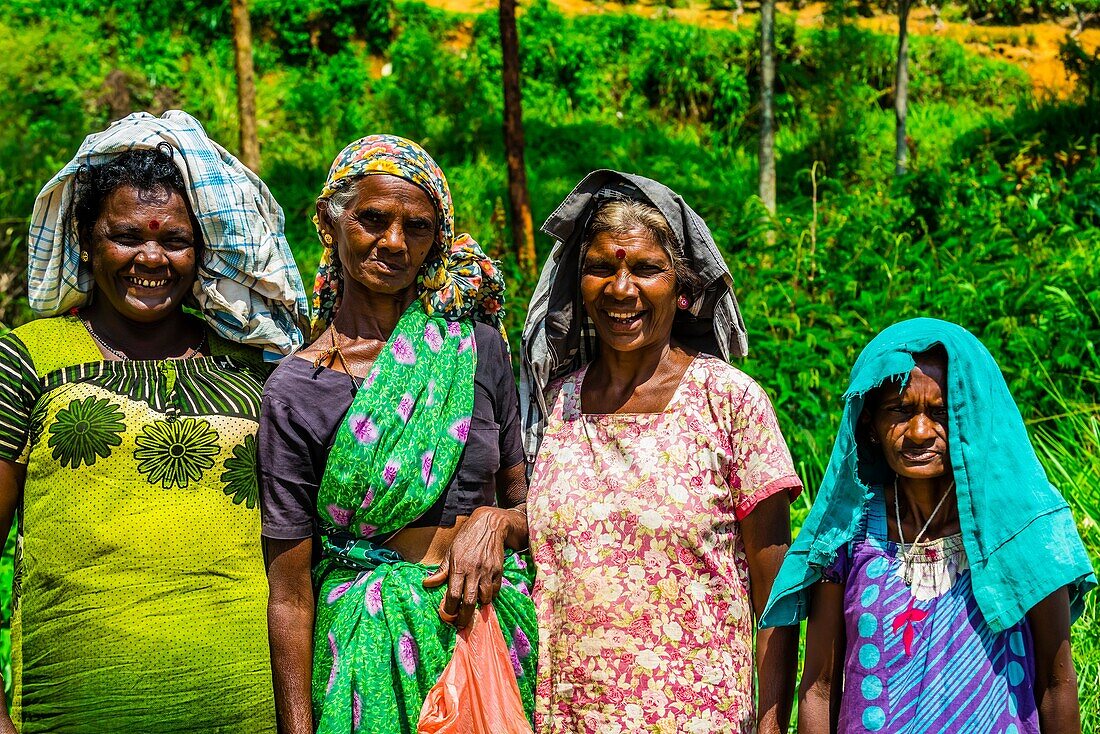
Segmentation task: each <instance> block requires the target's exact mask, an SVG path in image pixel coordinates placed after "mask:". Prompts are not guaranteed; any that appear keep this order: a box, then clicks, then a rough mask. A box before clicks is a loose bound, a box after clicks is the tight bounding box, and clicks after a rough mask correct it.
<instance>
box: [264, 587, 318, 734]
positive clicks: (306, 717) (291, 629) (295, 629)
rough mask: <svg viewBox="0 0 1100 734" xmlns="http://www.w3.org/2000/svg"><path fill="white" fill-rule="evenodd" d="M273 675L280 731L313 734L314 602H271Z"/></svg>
mask: <svg viewBox="0 0 1100 734" xmlns="http://www.w3.org/2000/svg"><path fill="white" fill-rule="evenodd" d="M267 624H268V636H269V639H270V641H271V678H272V684H273V685H274V687H275V711H276V714H277V716H278V719H279V732H280V734H312V732H313V704H312V700H311V697H310V685H311V679H312V674H313V606H312V604H310V605H306V606H302V605H299V604H294V603H283V602H277V601H273V602H269V603H268V607H267Z"/></svg>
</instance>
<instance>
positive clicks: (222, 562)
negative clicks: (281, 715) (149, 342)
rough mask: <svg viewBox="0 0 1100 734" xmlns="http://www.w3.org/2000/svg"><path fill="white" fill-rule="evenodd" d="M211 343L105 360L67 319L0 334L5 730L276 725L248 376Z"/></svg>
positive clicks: (258, 384)
mask: <svg viewBox="0 0 1100 734" xmlns="http://www.w3.org/2000/svg"><path fill="white" fill-rule="evenodd" d="M62 345H63V348H61V349H59V348H58V347H59V346H62ZM211 349H212V352H213V356H211V357H208V358H202V359H190V360H165V361H133V362H110V361H104V360H103V359H102V356H101V354H100V352H99V350H98V349H97V348H96V346H95V343H94V342H93V341H92V339H91V337H90V335H89V334H88V332H87V331H86V330H85V328H84V326H83V325H82V324H81V322H80V321H79V320H78V319H76V318H74V317H71V316H67V317H60V318H53V319H43V320H40V321H35V322H32V323H30V324H27V325H25V326H22V327H20V328H18V329H16V330H15V331H14V332H12V333H11V334H9V335H7V336H5V337H3V338H2V339H0V393H2V394H0V458H3V459H6V460H8V461H14V462H18V463H22V464H26V467H27V476H26V483H25V487H24V492H23V501H22V507H21V511H20V526H21V527H20V529H21V533H20V556H21V557H20V558H18V559H17V571H16V589H15V604H14V606H15V613H14V618H13V621H12V656H13V660H12V669H13V674H14V681H13V684H14V700H13V705H12V715H13V719H14V720H15V723H16V726H17V727H18V729H19V731H20V732H21V733H22V734H33V733H34V732H66V733H71V732H72V733H75V732H102V731H105V730H110V731H118V732H157V733H158V734H161V733H169V732H204V733H206V732H240V733H241V734H245V733H246V732H247V733H248V734H254V733H256V732H273V731H274V730H275V722H274V706H273V701H272V688H271V675H270V662H269V653H268V643H267V625H266V604H267V583H266V578H265V574H264V566H263V558H262V553H261V546H260V516H259V509H258V507H257V496H258V484H257V475H256V439H255V434H256V427H257V421H258V416H259V408H260V393H261V390H262V380H263V374H264V370H263V367H262V366H261V365H260V364H258V363H257V362H256V361H255V358H254V357H253V356H252V355H251V354H250V353H249V352H248V351H247V350H244V349H242V348H240V347H236V346H234V345H231V344H228V343H226V342H222V341H220V340H216V339H215V340H212V342H211ZM105 722H109V724H107V723H105ZM105 727H106V728H105Z"/></svg>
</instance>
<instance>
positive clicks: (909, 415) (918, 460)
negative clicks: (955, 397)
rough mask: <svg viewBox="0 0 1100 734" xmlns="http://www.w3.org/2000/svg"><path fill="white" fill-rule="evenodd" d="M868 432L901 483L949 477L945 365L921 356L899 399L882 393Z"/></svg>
mask: <svg viewBox="0 0 1100 734" xmlns="http://www.w3.org/2000/svg"><path fill="white" fill-rule="evenodd" d="M870 428H871V436H872V437H873V440H877V442H878V444H879V445H880V446H881V447H882V453H883V455H884V456H885V458H886V463H887V464H889V466H890V468H891V469H893V470H894V472H895V473H896V474H897V475H898V476H899V477H904V478H907V479H925V480H927V479H936V478H938V477H942V476H944V475H945V474H948V473H949V472H950V471H951V463H950V458H949V456H948V453H947V449H948V436H947V365H946V360H944V359H943V358H942V357H935V356H928V355H918V356H917V358H916V366H915V367H914V368H913V370H912V372H910V373H909V383H908V384H907V385H906V386H905V389H904V390H903V391H902V392H901V393H900V394H899V393H898V392H897V391H896V390H893V389H890V388H885V389H883V390H882V393H881V400H880V402H879V404H878V405H877V406H876V407H875V409H874V411H873V413H872V416H871V426H870Z"/></svg>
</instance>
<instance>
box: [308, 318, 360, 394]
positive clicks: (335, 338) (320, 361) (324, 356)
mask: <svg viewBox="0 0 1100 734" xmlns="http://www.w3.org/2000/svg"><path fill="white" fill-rule="evenodd" d="M329 335H330V336H331V337H332V346H331V347H329V348H328V349H326V350H325V351H323V352H321V353H320V354H318V355H317V359H315V360H313V366H314V368H317V367H327V366H329V365H332V364H335V363H336V358H337V357H339V358H340V366H341V367H342V368H343V370H344V374H346V375H347V376H348V377H349V378H351V384H352V385H354V386H355V391H356V392H359V388H360V387H362V385H363V380H362V379H358V380H357V379H355V375H354V374H352V371H351V367H349V366H348V361H347V360H346V359H344V353H343V351H341V349H340V342H342V341H343V337H341V336H340V334H339V332H337V331H336V327H335V326H330V327H329ZM326 362H327V363H328V364H325V363H326Z"/></svg>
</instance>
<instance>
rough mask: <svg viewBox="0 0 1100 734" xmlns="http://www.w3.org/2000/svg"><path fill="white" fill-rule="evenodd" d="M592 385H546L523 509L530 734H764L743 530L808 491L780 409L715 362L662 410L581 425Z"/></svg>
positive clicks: (575, 381)
mask: <svg viewBox="0 0 1100 734" xmlns="http://www.w3.org/2000/svg"><path fill="white" fill-rule="evenodd" d="M583 379H584V369H582V370H580V371H579V372H577V373H574V374H573V375H570V376H569V377H566V378H565V379H564V380H562V381H561V382H560V383H559V384H558V385H554V386H551V389H550V391H549V395H550V397H551V398H552V404H553V409H552V412H551V414H550V417H549V419H548V423H547V427H546V433H545V437H544V439H543V443H542V448H541V450H540V453H539V457H538V461H537V462H536V464H535V470H534V475H533V476H532V482H531V493H530V496H529V498H528V508H529V513H530V528H531V548H532V551H533V553H534V558H535V563H536V565H537V569H538V574H537V580H536V582H535V589H534V598H535V605H536V609H537V612H538V619H539V640H538V648H539V668H538V671H539V672H538V682H537V685H536V699H535V725H536V726H535V730H536V731H537V732H539V734H558V733H559V732H574V731H599V732H623V733H625V732H640V731H661V732H663V731H669V732H672V731H684V732H714V731H722V732H734V733H736V734H749V733H750V732H755V727H756V712H755V707H754V700H753V699H754V691H753V643H752V630H753V618H752V611H751V604H750V596H749V571H748V562H747V560H746V558H745V550H744V543H743V541H742V539H741V535H740V524H739V522H738V521H739V520H740V519H741V518H743V517H745V516H746V515H747V514H748V513H749V512H751V511H752V509H753V507H754V506H755V505H756V503H758V502H759V501H760V500H762V499H764V498H765V497H767V496H769V495H771V494H774V493H776V492H780V491H784V490H790V491H791V493H792V494H797V491H798V489H800V488H801V484H800V482H799V480H798V478H797V476H796V475H795V472H794V466H793V463H792V461H791V457H790V452H789V451H788V449H787V446H786V443H785V442H784V440H783V437H782V435H781V434H780V432H779V428H778V424H777V422H776V418H775V413H774V411H773V410H772V407H771V403H770V402H769V401H768V398H767V396H766V395H765V394H764V392H763V391H762V390H761V389H760V388H759V386H757V385H756V383H755V382H753V381H752V380H751V379H750V378H749V377H748V376H746V375H745V374H744V373H742V372H740V371H739V370H737V369H735V368H734V367H731V366H730V365H728V364H726V363H725V362H723V361H721V360H719V359H715V358H713V357H706V356H700V357H698V358H696V359H695V360H694V361H693V362H692V364H691V365H690V366H689V367H688V370H687V372H686V373H685V375H684V378H683V380H682V381H681V384H680V386H679V387H678V388H677V390H676V394H675V395H674V397H673V398H672V400H671V402H670V403H669V405H668V407H667V408H666V409H665V411H664V412H663V413H652V414H616V415H582V414H581V412H580V385H581V384H582V382H583ZM699 478H701V480H702V481H696V482H693V479H699Z"/></svg>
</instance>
